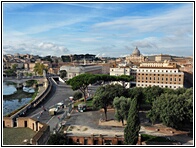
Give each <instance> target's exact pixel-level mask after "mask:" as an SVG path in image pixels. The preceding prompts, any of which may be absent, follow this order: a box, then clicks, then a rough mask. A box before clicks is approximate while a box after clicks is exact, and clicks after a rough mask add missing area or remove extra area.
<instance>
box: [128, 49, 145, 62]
mask: <svg viewBox="0 0 196 148" xmlns="http://www.w3.org/2000/svg"><path fill="white" fill-rule="evenodd" d="M144 61H145V57H144V56H143V55H141V54H140V51H139V49H138V48H137V47H136V48H135V49H134V50H133V53H132V54H131V55H130V56H127V57H126V62H127V63H130V62H144Z"/></svg>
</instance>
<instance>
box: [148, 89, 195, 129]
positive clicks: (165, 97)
mask: <svg viewBox="0 0 196 148" xmlns="http://www.w3.org/2000/svg"><path fill="white" fill-rule="evenodd" d="M178 93H179V92H178V90H177V91H176V94H168V93H166V94H162V95H161V96H159V97H158V98H157V99H156V100H155V101H154V102H153V106H152V109H151V110H150V111H149V113H148V114H147V116H148V117H149V118H150V120H151V121H152V122H154V121H156V120H160V121H161V122H163V124H164V125H166V126H170V127H173V128H177V129H180V128H182V127H183V126H185V125H186V124H192V122H193V120H192V119H193V104H192V98H193V96H192V90H191V89H188V90H186V91H185V93H183V94H178Z"/></svg>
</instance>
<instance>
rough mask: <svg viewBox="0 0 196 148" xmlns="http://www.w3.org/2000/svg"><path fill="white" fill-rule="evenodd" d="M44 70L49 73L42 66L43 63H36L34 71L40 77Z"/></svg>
mask: <svg viewBox="0 0 196 148" xmlns="http://www.w3.org/2000/svg"><path fill="white" fill-rule="evenodd" d="M44 70H46V71H47V67H46V66H45V65H44V64H42V63H35V66H34V69H33V71H34V72H35V73H38V74H39V75H41V76H42V75H43V71H44Z"/></svg>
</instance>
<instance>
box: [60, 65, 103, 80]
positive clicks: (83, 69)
mask: <svg viewBox="0 0 196 148" xmlns="http://www.w3.org/2000/svg"><path fill="white" fill-rule="evenodd" d="M61 70H65V71H66V72H67V79H71V78H73V77H75V76H78V75H80V74H83V73H91V74H101V73H102V66H98V65H76V66H70V65H67V66H61V67H60V71H61Z"/></svg>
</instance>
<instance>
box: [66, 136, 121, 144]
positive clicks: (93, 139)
mask: <svg viewBox="0 0 196 148" xmlns="http://www.w3.org/2000/svg"><path fill="white" fill-rule="evenodd" d="M67 138H68V140H69V141H73V143H74V144H78V145H105V144H106V143H110V144H111V145H119V143H121V144H123V141H124V138H123V137H122V136H119V137H118V136H115V137H108V136H104V135H91V136H85V137H84V136H69V135H67ZM86 140H87V141H86ZM85 141H86V143H85Z"/></svg>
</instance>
